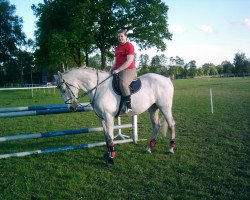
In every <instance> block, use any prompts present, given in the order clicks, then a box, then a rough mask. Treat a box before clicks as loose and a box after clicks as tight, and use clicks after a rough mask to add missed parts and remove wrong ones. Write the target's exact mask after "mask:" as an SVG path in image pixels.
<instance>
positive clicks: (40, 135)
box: [0, 124, 134, 142]
mask: <svg viewBox="0 0 250 200" xmlns="http://www.w3.org/2000/svg"><path fill="white" fill-rule="evenodd" d="M122 128H134V127H133V124H123V125H117V126H114V129H122ZM99 131H103V127H96V128H82V129H76V130H64V131H51V132H44V133H33V134H22V135H12V136H4V137H0V142H5V141H13V140H27V139H35V138H47V137H56V136H63V135H75V134H82V133H91V132H99Z"/></svg>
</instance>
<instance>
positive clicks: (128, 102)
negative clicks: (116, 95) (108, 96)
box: [123, 95, 132, 114]
mask: <svg viewBox="0 0 250 200" xmlns="http://www.w3.org/2000/svg"><path fill="white" fill-rule="evenodd" d="M123 98H124V104H125V105H124V107H125V110H124V113H125V114H128V113H130V112H132V107H131V95H128V96H125V97H123Z"/></svg>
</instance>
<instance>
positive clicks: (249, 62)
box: [234, 53, 250, 76]
mask: <svg viewBox="0 0 250 200" xmlns="http://www.w3.org/2000/svg"><path fill="white" fill-rule="evenodd" d="M234 65H235V73H236V74H238V75H241V76H242V75H244V74H248V73H250V59H247V58H246V55H245V54H244V53H236V54H235V57H234Z"/></svg>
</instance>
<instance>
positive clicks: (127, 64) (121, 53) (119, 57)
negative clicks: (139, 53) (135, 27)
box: [111, 30, 137, 114]
mask: <svg viewBox="0 0 250 200" xmlns="http://www.w3.org/2000/svg"><path fill="white" fill-rule="evenodd" d="M117 38H118V41H119V43H120V44H119V45H118V46H117V47H116V48H115V64H114V65H113V67H112V69H111V72H112V74H118V77H119V87H120V90H121V92H122V98H123V100H124V103H125V105H124V106H125V110H124V113H126V114H127V113H130V112H132V107H131V93H130V89H129V85H130V83H131V82H132V81H133V80H134V79H136V77H137V71H136V67H135V62H134V56H135V50H134V46H133V44H131V43H130V42H129V41H128V40H127V33H126V31H125V30H119V31H117Z"/></svg>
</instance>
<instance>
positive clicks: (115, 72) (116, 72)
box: [111, 69, 119, 74]
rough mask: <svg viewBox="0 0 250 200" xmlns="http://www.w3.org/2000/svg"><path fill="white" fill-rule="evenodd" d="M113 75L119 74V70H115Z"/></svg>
mask: <svg viewBox="0 0 250 200" xmlns="http://www.w3.org/2000/svg"><path fill="white" fill-rule="evenodd" d="M111 73H112V74H118V73H119V71H118V70H117V69H115V70H113V71H112V72H111Z"/></svg>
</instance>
